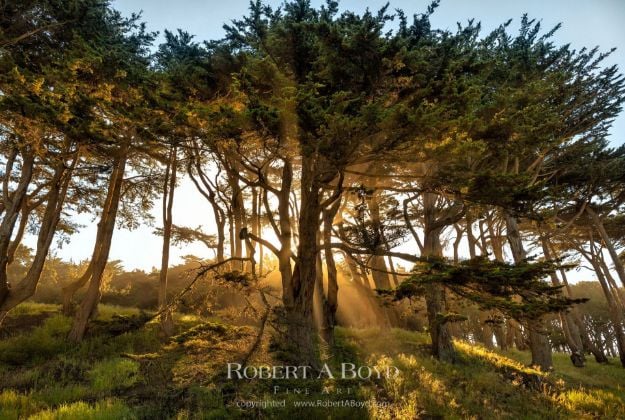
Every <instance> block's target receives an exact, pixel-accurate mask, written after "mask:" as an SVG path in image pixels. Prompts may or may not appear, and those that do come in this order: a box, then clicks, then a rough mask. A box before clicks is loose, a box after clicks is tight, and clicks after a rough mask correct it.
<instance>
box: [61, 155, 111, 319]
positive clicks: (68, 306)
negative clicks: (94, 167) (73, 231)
mask: <svg viewBox="0 0 625 420" xmlns="http://www.w3.org/2000/svg"><path fill="white" fill-rule="evenodd" d="M118 178H119V165H114V167H113V170H112V171H111V174H110V176H109V185H108V188H107V193H106V198H105V199H104V204H103V206H102V214H101V215H100V221H99V222H98V225H97V226H98V228H97V231H96V238H95V242H94V245H93V252H92V254H91V260H90V261H89V265H88V266H87V268H86V269H85V272H84V273H83V274H82V275H81V276H80V277H79V278H78V279H76V281H73V282H72V283H70V284H68V285H67V286H65V287H63V289H62V290H61V292H62V299H63V313H64V314H65V315H68V316H69V315H72V313H73V311H74V308H73V298H74V295H75V294H76V292H77V291H78V290H80V289H81V288H82V287H84V286H85V285H86V284H87V282H88V281H89V279H90V278H91V276H92V274H93V267H94V265H95V264H96V262H98V261H99V260H100V259H101V258H102V256H101V252H102V246H103V244H104V242H105V240H104V235H105V231H106V229H107V226H108V225H109V224H110V223H111V222H112V223H115V222H114V221H111V220H109V219H108V217H110V214H111V209H110V207H111V205H113V201H112V200H113V195H114V192H115V183H116V182H117V180H118ZM115 205H116V204H115Z"/></svg>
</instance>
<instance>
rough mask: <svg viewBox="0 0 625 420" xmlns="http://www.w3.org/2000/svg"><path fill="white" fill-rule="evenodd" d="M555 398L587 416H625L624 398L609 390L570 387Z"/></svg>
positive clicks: (572, 409) (559, 402) (565, 405)
mask: <svg viewBox="0 0 625 420" xmlns="http://www.w3.org/2000/svg"><path fill="white" fill-rule="evenodd" d="M554 400H555V401H556V402H557V403H558V404H561V405H562V406H563V407H565V408H567V409H569V410H571V411H575V412H577V413H580V414H583V415H584V417H587V418H595V419H596V418H605V419H608V418H611V419H622V418H625V405H624V404H623V400H622V399H620V398H619V397H617V396H616V395H614V394H613V393H611V392H609V391H605V390H601V389H593V390H588V389H584V388H579V389H570V390H567V391H565V392H562V393H560V394H558V395H555V396H554ZM580 417H581V416H580Z"/></svg>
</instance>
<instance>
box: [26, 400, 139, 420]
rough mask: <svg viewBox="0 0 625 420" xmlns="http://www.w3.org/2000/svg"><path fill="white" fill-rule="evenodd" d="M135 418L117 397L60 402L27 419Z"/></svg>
mask: <svg viewBox="0 0 625 420" xmlns="http://www.w3.org/2000/svg"><path fill="white" fill-rule="evenodd" d="M134 418H137V416H136V415H135V413H134V412H133V410H132V409H130V408H129V407H128V406H127V405H125V404H124V403H123V402H121V401H119V400H117V399H107V400H103V401H98V402H96V403H95V404H88V403H86V402H83V401H79V402H75V403H72V404H62V405H60V406H59V407H58V408H54V409H48V410H44V411H41V412H39V413H37V414H34V415H32V416H30V417H29V420H74V419H98V420H119V419H134Z"/></svg>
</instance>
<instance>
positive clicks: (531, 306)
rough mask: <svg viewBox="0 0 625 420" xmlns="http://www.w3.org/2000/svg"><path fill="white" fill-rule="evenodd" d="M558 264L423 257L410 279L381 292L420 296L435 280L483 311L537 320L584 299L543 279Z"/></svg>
mask: <svg viewBox="0 0 625 420" xmlns="http://www.w3.org/2000/svg"><path fill="white" fill-rule="evenodd" d="M560 267H561V265H560V264H559V263H558V262H554V261H540V262H534V261H531V260H526V261H524V262H521V263H519V264H511V263H506V262H500V261H495V260H490V259H488V258H486V257H476V258H473V259H470V260H465V261H461V262H460V263H458V264H454V263H451V262H449V261H447V260H445V259H443V258H433V257H429V258H422V259H421V261H420V262H419V263H417V264H416V266H415V268H414V269H413V273H414V274H413V275H412V276H411V277H410V278H408V279H407V280H406V281H404V282H403V283H401V284H400V285H399V287H398V288H397V289H396V290H395V291H386V292H383V293H384V294H386V295H389V294H390V295H391V296H392V297H393V298H394V299H396V300H400V299H404V298H411V297H415V296H421V295H423V293H424V286H425V285H427V284H431V283H437V284H441V285H443V286H445V288H447V289H448V290H450V291H451V292H453V293H454V294H456V295H457V296H460V297H462V298H465V299H468V300H469V301H472V302H475V303H476V304H478V305H479V306H480V308H482V309H484V310H488V309H497V310H499V311H501V312H503V313H504V314H506V315H508V316H510V317H512V318H515V319H518V320H523V319H536V318H539V317H540V316H542V315H544V314H546V313H551V312H561V311H564V310H566V309H568V308H569V307H571V305H574V304H577V303H583V302H586V301H587V299H572V298H568V297H565V296H564V295H563V294H562V291H561V286H552V285H550V284H549V283H547V282H545V281H543V279H544V278H545V277H546V276H548V275H549V274H551V273H553V272H554V271H556V270H557V269H559V268H560Z"/></svg>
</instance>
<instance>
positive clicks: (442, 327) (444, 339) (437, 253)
mask: <svg viewBox="0 0 625 420" xmlns="http://www.w3.org/2000/svg"><path fill="white" fill-rule="evenodd" d="M423 209H424V239H423V256H424V257H428V256H433V257H441V256H442V254H443V249H442V246H441V242H440V234H441V229H440V228H434V225H435V222H436V195H435V194H433V193H425V194H424V195H423ZM425 303H426V307H427V316H428V325H429V330H430V338H431V339H432V354H434V356H435V357H437V358H438V359H439V360H442V361H444V362H450V363H453V362H455V361H456V360H457V355H456V351H455V349H454V345H453V342H452V338H451V333H450V331H449V326H448V325H447V323H446V322H445V317H444V315H445V312H446V308H445V289H444V288H443V286H441V285H439V284H430V285H427V286H426V294H425Z"/></svg>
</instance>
